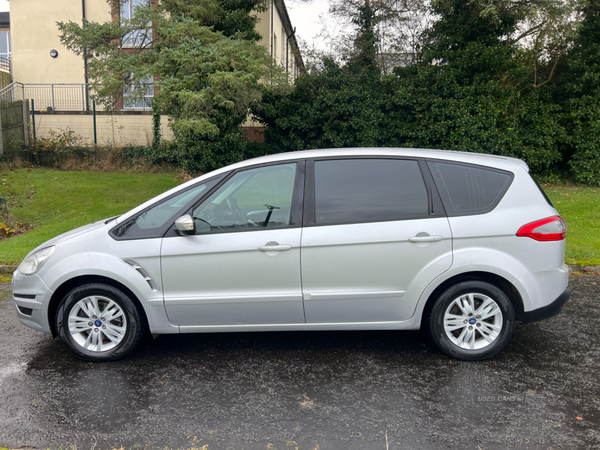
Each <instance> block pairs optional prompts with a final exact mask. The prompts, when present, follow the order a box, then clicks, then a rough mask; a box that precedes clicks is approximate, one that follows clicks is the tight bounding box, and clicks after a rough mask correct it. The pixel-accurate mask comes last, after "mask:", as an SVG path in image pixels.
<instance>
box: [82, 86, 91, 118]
mask: <svg viewBox="0 0 600 450" xmlns="http://www.w3.org/2000/svg"><path fill="white" fill-rule="evenodd" d="M85 88H86V85H85V84H82V85H81V110H82V111H89V108H86V107H85V106H86V105H85Z"/></svg>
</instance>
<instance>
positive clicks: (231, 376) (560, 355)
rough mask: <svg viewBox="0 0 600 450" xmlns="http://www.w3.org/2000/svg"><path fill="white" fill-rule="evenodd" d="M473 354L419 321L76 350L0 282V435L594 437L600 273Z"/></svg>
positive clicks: (572, 442)
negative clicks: (102, 352)
mask: <svg viewBox="0 0 600 450" xmlns="http://www.w3.org/2000/svg"><path fill="white" fill-rule="evenodd" d="M572 282H573V284H574V286H575V291H574V293H573V296H572V300H571V302H570V303H569V304H568V305H567V307H566V308H565V310H564V311H563V312H562V313H561V314H560V315H559V316H557V317H555V318H553V319H550V320H548V321H545V322H540V323H535V324H530V325H527V326H519V327H518V328H517V332H516V334H515V337H514V339H513V341H512V343H511V344H510V345H509V347H508V348H507V349H506V350H505V351H503V352H502V353H501V354H500V355H497V356H496V357H495V358H494V359H492V360H491V361H486V362H478V363H472V362H470V363H469V362H458V361H454V360H450V359H449V358H447V357H445V356H443V355H442V354H441V353H439V352H438V351H437V350H436V348H435V347H434V346H433V345H432V344H431V343H430V342H429V341H428V340H427V339H426V338H425V337H423V336H422V334H421V333H419V332H383V331H378V332H311V333H300V332H289V333H247V334H240V333H235V334H212V335H187V336H161V337H159V338H158V339H155V340H149V341H148V342H146V343H145V344H144V345H143V346H142V347H141V348H140V349H139V350H137V351H136V352H134V354H133V355H132V356H130V357H129V358H127V359H125V360H123V361H118V362H114V363H105V364H94V363H83V362H80V361H78V360H76V359H74V358H73V357H72V356H71V355H70V354H69V353H68V352H67V350H66V349H65V348H64V347H63V346H62V345H61V344H60V342H59V341H57V340H52V339H51V337H50V336H47V335H43V334H40V333H37V332H35V331H33V330H30V329H28V328H25V327H24V326H22V325H20V324H19V322H18V320H17V318H16V315H15V312H14V305H13V303H12V300H10V298H9V293H10V285H9V284H7V283H3V284H0V299H3V298H4V300H0V447H8V448H21V447H25V448H59V447H62V448H65V447H67V446H76V447H77V449H78V450H84V449H92V448H95V449H105V448H120V447H125V448H127V449H129V448H134V449H137V448H142V447H145V448H147V449H148V448H165V447H169V448H193V447H195V448H198V447H202V446H204V445H207V444H208V448H210V450H213V449H227V448H231V449H285V448H288V449H293V448H299V449H315V448H319V449H330V448H332V449H386V448H388V449H447V448H458V449H481V450H486V449H511V448H518V449H540V450H541V449H543V450H547V449H586V448H596V449H597V448H600V376H599V374H600V293H599V288H600V276H596V275H591V274H590V275H576V276H573V277H572Z"/></svg>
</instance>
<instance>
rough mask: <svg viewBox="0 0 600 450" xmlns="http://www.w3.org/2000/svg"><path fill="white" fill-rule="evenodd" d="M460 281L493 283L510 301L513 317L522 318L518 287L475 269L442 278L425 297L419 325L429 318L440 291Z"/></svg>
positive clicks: (521, 299)
mask: <svg viewBox="0 0 600 450" xmlns="http://www.w3.org/2000/svg"><path fill="white" fill-rule="evenodd" d="M461 281H485V282H487V283H490V284H493V285H494V286H496V287H497V288H499V289H501V290H502V292H504V293H505V294H506V296H507V297H508V299H509V300H510V302H511V303H512V305H513V308H514V310H515V319H516V320H518V321H520V320H522V319H523V315H524V311H525V307H524V304H523V298H522V297H521V294H520V293H519V291H518V289H517V288H516V287H515V286H514V285H513V284H512V283H511V282H510V281H508V280H507V279H506V278H504V277H502V276H500V275H497V274H495V273H491V272H484V271H475V272H463V273H460V274H457V275H454V276H452V277H450V278H448V279H447V280H444V281H443V282H442V283H440V285H439V286H437V287H436V288H435V289H434V290H433V292H432V293H431V294H430V295H429V297H428V298H427V302H426V303H425V307H424V308H423V313H422V314H421V321H420V323H421V327H423V325H424V323H425V321H426V320H428V319H429V315H430V313H431V309H432V308H433V305H434V303H435V301H436V300H437V299H438V298H439V296H440V295H441V293H442V292H444V291H445V290H446V289H447V288H448V287H450V286H452V285H453V284H456V283H460V282H461Z"/></svg>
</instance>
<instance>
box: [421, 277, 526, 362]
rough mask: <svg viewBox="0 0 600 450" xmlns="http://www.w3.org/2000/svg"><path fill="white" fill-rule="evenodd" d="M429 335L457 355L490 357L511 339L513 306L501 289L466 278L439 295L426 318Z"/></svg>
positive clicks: (450, 352) (453, 354)
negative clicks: (466, 279)
mask: <svg viewBox="0 0 600 450" xmlns="http://www.w3.org/2000/svg"><path fill="white" fill-rule="evenodd" d="M427 328H428V331H429V335H430V336H431V338H432V339H433V341H434V342H435V343H436V344H437V345H438V346H439V347H440V348H441V349H442V351H443V352H444V353H446V354H447V355H449V356H452V357H454V358H457V359H464V360H468V361H477V360H482V359H486V358H489V357H491V356H493V355H495V354H496V353H498V352H499V351H500V350H502V349H503V348H504V347H506V345H507V344H508V343H509V341H510V339H511V338H512V335H513V334H514V328H515V312H514V308H513V306H512V304H511V302H510V300H509V299H508V297H507V296H506V294H505V293H504V292H502V290H501V289H499V288H497V287H496V286H494V285H493V284H490V283H487V282H484V281H463V282H460V283H457V284H455V285H453V286H451V287H449V288H448V289H446V290H445V291H444V292H442V294H441V295H440V296H439V297H438V299H437V300H436V302H435V304H434V305H433V308H432V309H431V313H430V315H429V318H428V321H427Z"/></svg>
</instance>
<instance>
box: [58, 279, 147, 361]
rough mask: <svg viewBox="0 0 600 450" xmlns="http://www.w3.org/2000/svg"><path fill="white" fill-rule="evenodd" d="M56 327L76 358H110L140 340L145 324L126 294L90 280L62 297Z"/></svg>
mask: <svg viewBox="0 0 600 450" xmlns="http://www.w3.org/2000/svg"><path fill="white" fill-rule="evenodd" d="M56 329H57V331H58V336H59V337H60V339H61V341H62V342H63V343H64V344H65V346H66V347H67V348H68V349H69V350H70V351H71V352H72V353H73V354H75V356H77V357H78V358H80V359H82V360H84V361H114V360H116V359H119V358H122V357H124V356H125V355H127V354H128V353H129V352H131V351H132V350H133V349H134V348H135V347H136V346H137V345H138V344H139V343H140V341H141V340H142V339H143V337H144V335H145V333H146V323H145V321H144V319H143V318H142V316H141V314H140V311H139V310H138V307H137V305H136V304H135V303H134V302H133V300H132V299H131V298H130V297H129V296H128V295H127V294H125V293H124V292H122V291H121V290H120V289H117V288H115V287H113V286H110V285H107V284H104V283H90V284H85V285H82V286H78V287H76V288H75V289H73V290H72V291H71V292H69V293H68V294H67V295H66V296H65V297H64V298H63V299H62V301H61V303H60V305H59V306H58V310H57V312H56Z"/></svg>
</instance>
